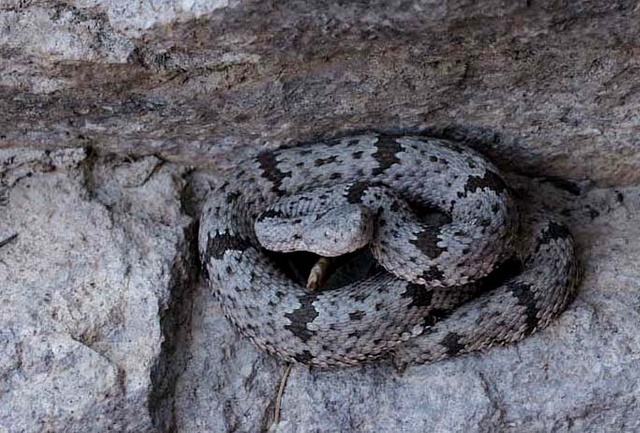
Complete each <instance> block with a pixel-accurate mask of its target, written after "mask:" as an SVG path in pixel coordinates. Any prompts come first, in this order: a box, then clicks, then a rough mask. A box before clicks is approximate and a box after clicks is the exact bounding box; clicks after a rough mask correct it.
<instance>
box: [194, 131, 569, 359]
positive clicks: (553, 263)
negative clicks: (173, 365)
mask: <svg viewBox="0 0 640 433" xmlns="http://www.w3.org/2000/svg"><path fill="white" fill-rule="evenodd" d="M521 207H522V206H521V203H520V202H518V201H517V200H515V199H514V198H513V194H512V193H511V190H510V188H509V187H508V186H507V185H506V183H505V181H504V180H503V177H502V175H501V174H500V173H499V171H498V169H497V168H496V167H494V166H493V165H492V164H491V163H490V162H488V161H487V160H486V159H485V158H484V157H483V156H481V155H480V154H479V153H477V152H475V151H473V150H471V149H469V148H467V147H465V146H463V145H461V144H459V143H456V142H451V141H447V140H442V139H435V138H428V137H422V136H390V135H379V134H370V135H359V136H351V137H345V138H341V139H334V140H328V141H324V142H319V143H314V144H309V145H303V146H299V147H294V148H287V149H279V150H275V151H265V152H262V153H260V154H259V155H258V156H256V157H255V158H252V159H249V160H246V161H244V162H242V163H241V164H240V165H239V166H238V167H237V168H236V169H235V170H234V173H233V175H232V176H231V177H230V178H229V179H228V180H226V181H225V182H221V184H220V185H218V186H217V187H216V188H215V189H214V190H213V191H212V192H211V194H210V196H209V198H208V199H207V202H206V203H205V206H204V208H203V211H202V215H201V221H200V234H199V246H200V254H201V259H202V263H203V265H204V266H205V268H206V273H207V276H208V280H209V284H210V286H211V288H212V291H213V293H214V295H215V296H216V298H217V300H218V301H219V302H220V304H221V306H222V309H223V311H224V313H225V315H226V316H227V318H228V319H229V320H230V321H231V322H232V323H233V324H234V325H235V326H236V327H237V328H238V330H239V331H240V332H241V333H242V334H243V335H245V336H246V337H248V338H249V339H250V340H251V341H253V342H254V343H255V344H256V345H257V346H258V347H260V348H262V349H263V350H265V351H267V352H269V353H271V354H275V355H277V356H279V357H280V358H282V359H284V360H287V361H293V362H302V363H305V364H311V365H315V366H320V367H328V366H334V365H337V366H348V365H355V364H359V363H362V362H365V361H370V360H374V359H377V358H381V357H390V358H392V360H393V361H395V362H396V363H397V364H400V365H404V364H406V363H412V362H418V363H420V362H431V361H436V360H440V359H444V358H447V357H452V356H456V355H459V354H463V353H468V352H471V351H474V350H479V349H483V348H487V347H489V346H491V345H495V344H506V343H509V342H514V341H517V340H519V339H521V338H523V337H524V336H526V335H528V334H530V333H531V332H533V331H535V330H536V329H539V328H542V327H544V326H546V325H547V324H548V323H549V322H550V321H551V320H552V319H553V318H555V317H556V316H557V315H558V314H559V313H561V312H562V311H563V310H564V308H565V307H566V305H567V304H568V303H569V301H570V300H571V299H572V297H573V295H574V293H575V289H576V286H577V283H578V272H579V271H578V269H579V267H578V264H577V260H576V257H575V251H574V244H573V239H572V237H571V235H570V234H569V231H568V230H567V228H566V227H565V226H564V225H563V224H562V223H560V222H559V221H557V220H556V219H555V218H554V217H553V216H551V215H549V214H547V213H545V212H543V211H542V210H534V211H527V212H526V213H522V212H519V209H520V208H521ZM443 214H444V215H445V218H439V219H438V218H433V217H430V216H433V215H440V216H442V215H443ZM425 215H426V216H425ZM260 242H262V243H263V244H261V243H260ZM364 245H368V246H369V247H370V249H371V252H372V254H373V256H374V257H375V258H376V260H377V261H378V262H379V263H380V264H381V265H382V266H383V267H384V268H385V269H386V272H376V273H374V274H373V275H370V276H367V277H365V278H363V279H361V280H359V281H355V282H351V283H349V284H347V285H345V286H343V287H340V288H336V289H334V290H327V291H321V292H311V291H309V290H307V289H305V288H304V287H303V285H301V284H300V283H299V282H296V281H294V280H292V278H291V277H290V275H289V274H287V273H286V272H284V271H283V270H282V268H281V267H280V266H279V265H278V264H277V263H276V262H275V261H274V260H273V259H272V257H271V256H269V255H268V254H267V252H266V250H265V246H268V247H269V248H271V249H278V250H281V251H294V250H300V249H303V250H307V251H313V252H315V253H318V254H321V255H330V256H336V255H340V254H344V253H346V252H349V251H353V250H355V249H357V248H360V247H362V246H364ZM514 257H515V260H514V259H513V258H514ZM518 263H519V264H521V272H520V273H519V274H517V275H516V276H512V277H511V278H510V279H507V280H506V281H505V279H504V277H501V276H500V275H502V274H504V273H505V268H506V269H507V271H506V273H509V272H510V271H509V270H510V269H511V268H512V267H514V266H516V267H517V266H518ZM501 278H502V279H501ZM492 285H497V286H498V287H487V286H492Z"/></svg>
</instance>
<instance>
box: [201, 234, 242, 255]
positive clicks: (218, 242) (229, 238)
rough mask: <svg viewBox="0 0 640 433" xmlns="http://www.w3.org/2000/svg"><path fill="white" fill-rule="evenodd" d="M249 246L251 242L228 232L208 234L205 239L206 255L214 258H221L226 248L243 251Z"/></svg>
mask: <svg viewBox="0 0 640 433" xmlns="http://www.w3.org/2000/svg"><path fill="white" fill-rule="evenodd" d="M249 247H251V243H249V242H248V241H246V240H245V239H243V238H241V237H240V236H237V235H232V234H229V233H224V234H217V235H215V236H211V235H209V239H207V254H206V255H207V256H210V257H213V258H214V259H217V260H219V259H221V258H223V257H224V253H225V251H227V250H235V251H245V250H246V249H247V248H249Z"/></svg>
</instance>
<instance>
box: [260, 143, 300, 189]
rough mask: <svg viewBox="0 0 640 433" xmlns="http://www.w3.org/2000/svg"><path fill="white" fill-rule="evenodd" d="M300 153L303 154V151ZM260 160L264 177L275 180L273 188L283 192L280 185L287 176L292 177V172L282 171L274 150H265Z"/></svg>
mask: <svg viewBox="0 0 640 433" xmlns="http://www.w3.org/2000/svg"><path fill="white" fill-rule="evenodd" d="M300 154H301V155H302V151H301V152H300ZM258 162H259V163H260V168H261V169H262V172H263V174H264V177H266V178H267V179H268V180H270V181H271V182H273V187H272V188H271V190H272V191H273V192H276V193H281V191H280V186H282V181H283V179H285V178H287V177H291V173H284V172H282V171H280V169H279V168H278V161H277V160H276V157H275V155H274V154H273V153H272V152H264V153H261V154H260V155H258Z"/></svg>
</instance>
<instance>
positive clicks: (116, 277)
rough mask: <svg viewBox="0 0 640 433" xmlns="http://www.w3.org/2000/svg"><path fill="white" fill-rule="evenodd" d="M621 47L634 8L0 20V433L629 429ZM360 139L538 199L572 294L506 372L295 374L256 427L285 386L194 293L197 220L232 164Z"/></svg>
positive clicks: (631, 59) (376, 369) (331, 9)
mask: <svg viewBox="0 0 640 433" xmlns="http://www.w3.org/2000/svg"><path fill="white" fill-rule="evenodd" d="M638 22H640V7H639V6H638V4H637V2H632V1H612V2H599V1H573V2H563V1H535V0H528V1H521V2H500V1H486V0H485V1H470V0H457V1H456V0H454V1H443V0H442V1H441V0H430V1H424V2H419V1H374V2H335V1H334V2H302V1H291V2H275V1H271V2H269V1H216V2H207V1H197V0H196V1H182V2H168V1H165V0H159V1H154V2H150V1H137V2H131V1H127V0H113V1H108V0H93V1H75V2H66V3H63V2H57V1H25V0H15V1H3V2H0V147H2V148H4V149H0V245H2V246H0V305H1V308H0V431H10V432H13V431H25V432H40V431H52V432H57V431H70V432H73V431H78V432H90V431H95V432H102V431H108V430H112V431H132V432H133V431H135V432H139V431H181V432H199V431H201V432H205V431H216V432H218V431H220V432H222V431H239V432H244V431H246V432H256V431H267V430H268V431H278V432H332V431H362V432H369V431H371V432H374V431H376V432H377V431H408V432H414V431H415V432H419V431H442V432H448V431H481V432H489V431H513V432H520V431H575V432H585V431H593V432H602V431H616V432H617V431H637V430H639V429H640V425H639V421H638V420H639V419H640V409H639V407H638V399H639V398H640V388H639V385H638V384H639V383H640V377H638V374H639V373H638V372H639V371H640V368H639V367H640V365H639V363H640V337H638V335H639V333H638V332H637V331H638V329H639V327H640V301H639V300H638V299H639V298H638V295H637V288H638V286H640V271H638V266H637V263H638V262H639V260H640V233H639V229H638V227H640V221H638V219H639V216H638V215H640V186H639V184H640V142H639V141H640V114H639V113H640V74H639V72H640V60H639V59H640V27H639V26H638V25H637V23H638ZM366 129H375V130H381V131H402V130H406V131H415V130H426V131H429V132H431V133H433V134H435V135H442V136H446V137H451V138H456V139H459V140H463V141H466V142H468V143H469V144H470V145H472V146H475V147H477V148H479V149H480V150H481V151H483V152H485V153H487V154H488V155H489V156H491V157H492V158H493V159H494V160H495V161H496V162H497V163H498V165H500V166H501V167H502V168H503V169H507V170H509V171H513V172H516V173H520V174H525V175H528V176H533V177H545V178H546V180H543V181H527V180H520V181H521V182H523V185H524V187H525V188H526V189H528V190H529V191H530V192H531V194H532V196H533V197H536V198H537V199H538V200H540V201H541V202H544V203H545V205H547V206H549V207H551V208H552V209H554V210H556V211H557V212H558V213H560V214H562V215H564V217H565V218H566V220H567V222H568V224H569V225H570V227H571V229H572V231H573V233H574V235H575V236H576V239H577V241H578V244H579V247H580V255H581V260H582V262H583V263H584V269H585V276H584V282H583V285H582V287H581V291H580V295H579V296H578V299H577V300H576V302H575V303H574V304H573V305H572V306H571V307H570V309H569V310H568V311H567V312H566V313H565V314H564V315H563V316H562V317H561V318H560V320H558V321H557V322H556V323H555V324H554V325H553V326H551V327H550V328H549V329H547V330H545V331H544V332H542V333H540V334H536V335H534V336H532V337H531V338H529V339H527V340H525V341H523V342H522V343H521V344H518V345H516V346H513V347H509V348H505V349H495V350H492V351H490V352H488V353H486V354H478V355H472V356H467V357H463V358H460V359H456V360H452V361H447V362H442V363H437V364H434V365H427V366H417V367H411V368H409V369H407V370H405V371H404V372H398V371H395V370H394V369H392V368H390V367H389V366H385V365H371V366H365V367H362V368H358V369H348V370H341V371H329V372H321V371H314V370H309V369H307V368H305V367H294V369H293V370H292V372H291V376H290V377H289V380H288V382H287V386H286V387H285V392H284V395H283V398H282V411H281V420H280V422H279V423H277V424H276V423H274V416H273V412H274V405H275V400H276V394H277V389H278V385H279V381H280V378H281V376H282V374H283V370H284V366H283V365H282V364H280V363H279V362H278V361H277V360H274V359H273V358H270V357H268V356H265V355H263V354H261V353H260V352H258V351H256V350H255V349H254V348H253V347H252V346H251V345H250V344H249V343H247V342H245V341H244V340H242V339H240V338H239V337H238V335H237V334H236V333H235V331H234V330H233V329H232V328H230V327H229V325H228V324H227V322H226V321H225V320H224V318H222V317H221V314H220V311H219V310H218V308H217V306H216V305H215V303H214V302H213V301H212V300H211V298H210V296H209V294H208V293H207V292H206V289H205V288H204V287H202V286H201V285H200V284H198V264H197V260H196V259H195V257H194V239H195V236H194V233H195V230H196V229H197V224H196V223H197V214H198V207H199V205H200V203H201V200H202V197H203V195H204V194H205V193H206V191H207V188H208V183H209V178H210V176H213V177H224V176H232V175H233V174H232V170H233V166H234V163H235V162H236V161H237V160H238V159H240V158H243V157H245V156H246V155H249V154H253V153H255V152H256V151H258V150H260V149H264V148H273V147H277V146H280V145H294V144H296V143H297V142H301V141H309V140H313V139H314V138H318V137H326V136H332V135H340V134H344V133H347V132H349V131H354V130H366ZM62 148H69V149H62ZM114 153H115V154H118V155H117V156H116V155H114ZM167 160H169V161H172V162H167ZM192 167H197V168H199V169H206V171H205V170H202V171H193V170H192ZM14 234H17V237H13V235H14ZM4 240H6V242H3V241H4Z"/></svg>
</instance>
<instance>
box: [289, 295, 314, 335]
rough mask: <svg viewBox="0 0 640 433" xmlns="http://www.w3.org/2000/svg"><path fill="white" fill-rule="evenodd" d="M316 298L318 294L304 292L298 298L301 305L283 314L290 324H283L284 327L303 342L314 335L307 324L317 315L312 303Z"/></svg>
mask: <svg viewBox="0 0 640 433" xmlns="http://www.w3.org/2000/svg"><path fill="white" fill-rule="evenodd" d="M317 299H318V295H316V294H314V293H306V294H304V295H303V296H302V297H301V298H300V304H302V305H301V306H300V307H299V308H297V309H295V310H294V311H293V312H291V313H287V314H285V315H284V316H285V317H286V318H287V319H289V320H290V321H291V323H290V324H288V325H285V329H288V330H289V331H291V333H292V334H293V335H295V336H296V337H298V338H300V340H302V341H303V342H305V343H306V342H307V341H309V339H310V338H311V337H312V336H313V335H314V332H313V331H310V330H309V328H307V325H308V324H309V323H311V322H313V321H314V320H315V318H316V317H318V312H317V311H316V309H315V308H314V307H313V303H314V302H315V301H316V300H317Z"/></svg>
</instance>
